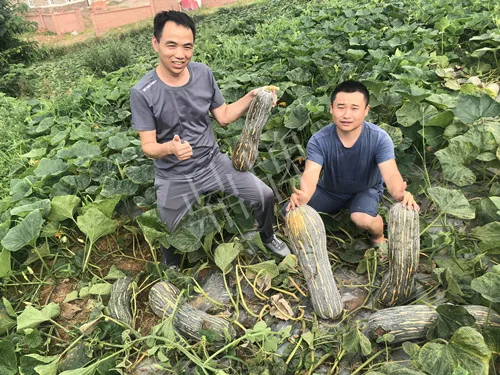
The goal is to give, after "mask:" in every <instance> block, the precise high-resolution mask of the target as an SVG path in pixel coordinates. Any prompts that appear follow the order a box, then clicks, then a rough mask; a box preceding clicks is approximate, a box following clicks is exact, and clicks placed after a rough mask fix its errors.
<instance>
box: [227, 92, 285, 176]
mask: <svg viewBox="0 0 500 375" xmlns="http://www.w3.org/2000/svg"><path fill="white" fill-rule="evenodd" d="M277 89H278V88H277V87H275V86H266V87H264V88H263V89H262V90H260V91H259V93H258V94H257V95H256V96H255V97H254V98H253V100H252V103H250V108H249V109H248V113H247V117H246V119H245V125H244V126H243V130H242V131H241V135H240V138H239V139H238V141H237V142H236V145H235V146H234V150H233V159H232V160H233V165H234V167H235V168H236V169H237V170H239V171H247V170H249V169H250V168H252V166H253V165H254V163H255V160H256V159H257V154H258V153H259V140H260V133H261V132H262V128H263V127H264V126H265V125H266V123H267V119H268V118H269V114H270V113H271V109H272V108H273V104H274V94H273V90H277Z"/></svg>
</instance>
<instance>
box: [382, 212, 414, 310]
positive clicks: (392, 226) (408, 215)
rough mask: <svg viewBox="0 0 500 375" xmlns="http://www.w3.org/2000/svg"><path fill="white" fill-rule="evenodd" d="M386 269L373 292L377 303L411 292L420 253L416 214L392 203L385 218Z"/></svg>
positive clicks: (393, 300)
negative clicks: (386, 237) (377, 288)
mask: <svg viewBox="0 0 500 375" xmlns="http://www.w3.org/2000/svg"><path fill="white" fill-rule="evenodd" d="M387 232H388V246H389V254H388V256H389V269H388V272H387V274H386V275H385V276H384V278H383V280H382V284H381V286H380V289H379V291H378V293H377V295H376V301H377V304H378V305H379V306H383V307H391V306H396V305H399V304H402V303H404V302H405V301H407V300H408V299H409V298H410V296H411V295H412V293H413V287H414V285H413V284H414V275H415V272H416V270H417V266H418V260H419V255H420V227H419V222H418V213H417V212H416V211H413V210H408V209H406V208H404V207H403V205H402V204H401V203H396V204H394V205H393V206H392V207H391V209H390V211H389V220H388V227H387Z"/></svg>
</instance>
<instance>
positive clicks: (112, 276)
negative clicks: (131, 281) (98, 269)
mask: <svg viewBox="0 0 500 375" xmlns="http://www.w3.org/2000/svg"><path fill="white" fill-rule="evenodd" d="M124 277H127V275H125V274H124V273H123V272H122V271H120V270H119V269H118V268H116V266H115V265H114V264H113V265H112V266H111V268H110V269H109V272H108V274H107V275H106V276H104V280H118V279H121V278H124Z"/></svg>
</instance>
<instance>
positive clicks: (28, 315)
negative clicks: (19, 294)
mask: <svg viewBox="0 0 500 375" xmlns="http://www.w3.org/2000/svg"><path fill="white" fill-rule="evenodd" d="M60 312H61V308H60V307H59V305H58V304H57V303H54V302H51V303H49V304H48V305H47V306H45V307H44V308H43V309H41V310H37V309H35V308H34V307H33V306H26V308H25V309H24V311H23V312H22V313H21V315H19V316H18V317H17V332H23V331H24V330H25V329H27V328H36V327H38V325H39V324H40V323H43V322H46V321H48V320H51V319H53V318H55V317H57V316H58V315H59V314H60Z"/></svg>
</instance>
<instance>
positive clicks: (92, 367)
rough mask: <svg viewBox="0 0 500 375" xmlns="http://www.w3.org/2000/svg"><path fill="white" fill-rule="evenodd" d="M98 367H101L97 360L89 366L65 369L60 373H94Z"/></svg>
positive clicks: (86, 374)
mask: <svg viewBox="0 0 500 375" xmlns="http://www.w3.org/2000/svg"><path fill="white" fill-rule="evenodd" d="M98 367H99V362H96V363H94V364H92V365H90V366H88V367H84V368H77V369H75V370H66V371H63V372H61V373H60V374H59V375H94V374H95V373H96V371H97V368H98Z"/></svg>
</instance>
